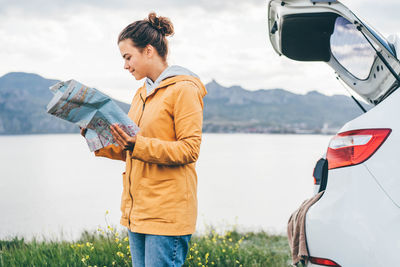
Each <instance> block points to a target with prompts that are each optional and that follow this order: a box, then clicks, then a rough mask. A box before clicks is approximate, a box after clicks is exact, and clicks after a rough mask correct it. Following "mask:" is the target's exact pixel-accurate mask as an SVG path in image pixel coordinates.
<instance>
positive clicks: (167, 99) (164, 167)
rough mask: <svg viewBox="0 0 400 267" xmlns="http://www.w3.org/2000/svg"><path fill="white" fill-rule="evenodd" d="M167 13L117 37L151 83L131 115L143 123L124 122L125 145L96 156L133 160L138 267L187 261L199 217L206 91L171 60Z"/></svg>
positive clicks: (128, 185) (133, 69)
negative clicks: (133, 130)
mask: <svg viewBox="0 0 400 267" xmlns="http://www.w3.org/2000/svg"><path fill="white" fill-rule="evenodd" d="M173 32H174V29H173V25H172V23H171V21H170V20H169V19H168V18H165V17H157V16H156V14H155V13H150V14H149V16H148V19H144V20H139V21H135V22H133V23H132V24H130V25H128V26H127V27H126V28H125V29H124V30H123V31H122V32H121V33H120V35H119V37H118V46H119V49H120V52H121V55H122V57H123V58H124V60H125V65H124V68H125V69H126V70H128V71H129V72H130V73H131V74H132V75H133V76H134V77H135V79H136V80H141V79H143V78H146V80H145V84H144V85H143V86H142V87H141V88H139V89H138V90H137V92H136V94H135V96H134V97H133V100H132V104H131V107H130V110H129V113H128V116H129V117H130V118H131V119H132V120H133V121H134V122H135V123H136V124H137V125H138V126H139V127H140V131H139V133H138V134H137V135H136V136H133V137H130V136H128V135H127V134H126V133H125V132H124V131H123V130H122V129H121V128H119V127H118V125H113V126H112V134H113V137H114V139H115V140H116V141H117V143H118V146H114V145H111V146H108V147H105V148H102V149H100V150H98V151H96V152H95V155H96V156H103V157H108V158H111V159H118V160H124V161H126V171H125V172H124V173H123V193H122V201H121V211H122V218H121V224H122V225H124V226H126V227H128V233H129V242H130V247H131V254H132V263H133V266H135V267H136V266H181V265H182V264H183V263H184V261H185V258H186V254H187V251H188V242H189V240H190V238H191V234H192V233H193V232H194V230H195V224H196V217H197V176H196V171H195V162H196V160H197V158H198V156H199V150H200V143H201V133H202V132H201V129H202V120H203V97H204V96H205V95H206V93H207V92H206V89H205V87H204V85H203V84H202V82H201V81H200V80H199V78H198V77H197V76H196V75H195V74H194V73H192V72H191V71H189V70H187V69H185V68H182V67H179V66H168V63H167V60H166V59H167V54H168V43H167V40H166V36H169V35H172V34H173Z"/></svg>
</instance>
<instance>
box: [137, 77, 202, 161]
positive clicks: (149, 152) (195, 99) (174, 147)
mask: <svg viewBox="0 0 400 267" xmlns="http://www.w3.org/2000/svg"><path fill="white" fill-rule="evenodd" d="M182 86H184V88H182V89H181V90H179V92H177V97H176V99H175V104H174V109H173V115H174V126H175V135H176V141H164V140H160V139H157V138H150V137H144V136H141V135H140V133H139V134H138V135H137V138H136V143H135V147H134V149H133V152H132V153H131V157H132V158H134V159H138V160H141V161H145V162H149V163H155V164H160V165H184V164H189V163H193V162H195V161H196V160H197V158H198V157H199V152H200V143H201V129H202V124H203V96H202V94H201V92H200V90H199V88H197V86H196V85H195V84H194V83H192V82H189V81H188V82H184V83H182Z"/></svg>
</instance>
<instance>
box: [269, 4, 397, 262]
mask: <svg viewBox="0 0 400 267" xmlns="http://www.w3.org/2000/svg"><path fill="white" fill-rule="evenodd" d="M377 3H378V1H377ZM378 4H379V3H378ZM388 8H390V7H388ZM268 16H269V18H268V19H269V21H268V24H269V30H270V34H269V35H270V41H271V43H272V46H273V47H274V49H275V51H276V52H277V53H278V54H280V55H284V56H286V57H288V58H291V59H293V60H298V61H324V62H326V63H327V64H328V65H329V66H331V67H332V68H333V69H334V70H335V72H336V74H337V76H338V79H339V80H341V81H342V82H344V84H345V85H346V86H347V87H348V88H349V89H350V91H351V92H353V93H354V94H357V95H358V96H359V97H361V98H362V99H364V100H365V101H366V102H368V103H369V104H371V105H372V108H371V109H370V110H369V111H368V112H365V113H364V114H363V115H361V116H359V117H357V118H356V119H354V120H352V121H349V122H348V123H346V124H345V125H344V126H343V128H342V129H341V130H340V131H339V133H338V134H337V135H336V136H334V137H333V138H332V140H331V142H330V144H329V147H328V149H327V152H326V155H325V157H324V158H322V159H321V160H320V161H319V162H318V163H317V166H316V168H315V170H314V177H315V182H316V185H317V187H318V188H317V189H318V190H317V191H322V190H325V192H324V194H323V196H322V197H321V198H320V200H319V201H318V202H316V203H315V204H314V205H313V206H312V207H311V208H310V209H309V211H308V213H307V215H306V238H307V247H308V251H309V255H310V261H309V263H308V265H307V266H351V267H354V266H364V267H365V266H374V267H375V266H385V267H386V266H400V263H399V262H400V260H399V257H400V155H399V154H400V153H399V151H400V120H399V118H398V116H400V90H397V89H398V87H399V85H400V78H399V73H400V61H399V58H400V45H398V39H397V38H388V39H385V38H384V37H382V36H381V35H380V34H379V33H377V32H376V31H375V30H374V29H373V28H372V27H371V26H369V25H368V24H366V23H365V22H364V21H362V20H360V19H359V18H358V17H357V16H356V15H355V14H354V13H352V12H351V11H350V10H349V9H348V8H347V7H346V6H344V5H343V4H341V3H340V2H338V1H310V0H286V1H285V0H284V1H281V0H271V1H270V2H269V10H268ZM397 54H398V55H399V56H398V55H397ZM355 101H357V100H355ZM357 104H359V103H357Z"/></svg>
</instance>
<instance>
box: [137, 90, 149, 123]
mask: <svg viewBox="0 0 400 267" xmlns="http://www.w3.org/2000/svg"><path fill="white" fill-rule="evenodd" d="M139 95H140V99H142V102H143V107H142V114H140V118H139V121H138V126H139V125H140V121H141V120H142V117H143V113H144V108H145V106H146V100H147V97H146V99H143V97H142V94H139Z"/></svg>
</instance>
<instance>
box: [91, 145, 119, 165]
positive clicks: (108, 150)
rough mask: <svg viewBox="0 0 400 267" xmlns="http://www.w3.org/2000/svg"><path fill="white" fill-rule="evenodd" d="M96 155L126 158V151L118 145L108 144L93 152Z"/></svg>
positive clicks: (117, 158) (116, 158)
mask: <svg viewBox="0 0 400 267" xmlns="http://www.w3.org/2000/svg"><path fill="white" fill-rule="evenodd" d="M94 154H95V156H96V157H106V158H109V159H115V160H123V161H125V159H126V151H123V150H122V148H121V147H120V146H116V145H109V146H106V147H103V148H100V149H99V150H96V151H95V152H94Z"/></svg>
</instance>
